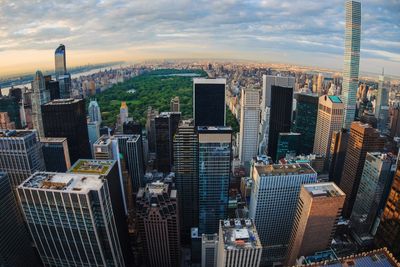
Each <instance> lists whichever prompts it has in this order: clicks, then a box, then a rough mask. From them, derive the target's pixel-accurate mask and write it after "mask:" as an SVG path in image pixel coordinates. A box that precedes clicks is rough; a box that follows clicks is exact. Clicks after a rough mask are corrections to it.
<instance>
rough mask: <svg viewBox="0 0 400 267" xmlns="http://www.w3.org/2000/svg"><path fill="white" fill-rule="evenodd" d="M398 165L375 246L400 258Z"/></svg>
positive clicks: (399, 179) (399, 186) (399, 166)
mask: <svg viewBox="0 0 400 267" xmlns="http://www.w3.org/2000/svg"><path fill="white" fill-rule="evenodd" d="M399 199H400V165H399V162H397V166H396V173H395V175H394V178H393V183H392V185H391V187H390V192H389V196H388V198H387V201H386V204H385V207H384V209H383V213H382V215H381V217H380V224H379V228H378V231H377V233H376V236H375V240H374V241H375V242H374V243H375V246H376V247H379V248H382V247H387V248H388V249H389V250H390V251H391V252H392V253H393V254H394V256H395V257H396V258H397V259H399V257H400V242H399V240H400V205H399Z"/></svg>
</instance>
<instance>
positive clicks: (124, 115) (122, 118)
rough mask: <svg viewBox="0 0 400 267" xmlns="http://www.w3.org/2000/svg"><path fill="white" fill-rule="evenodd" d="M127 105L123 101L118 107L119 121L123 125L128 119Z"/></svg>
mask: <svg viewBox="0 0 400 267" xmlns="http://www.w3.org/2000/svg"><path fill="white" fill-rule="evenodd" d="M128 116H129V115H128V106H127V105H126V102H125V101H122V102H121V107H120V109H119V122H120V123H121V125H123V124H124V123H125V122H126V121H128Z"/></svg>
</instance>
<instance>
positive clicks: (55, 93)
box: [44, 75, 60, 100]
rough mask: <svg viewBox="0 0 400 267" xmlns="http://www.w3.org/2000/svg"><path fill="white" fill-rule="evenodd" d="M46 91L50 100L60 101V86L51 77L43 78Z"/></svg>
mask: <svg viewBox="0 0 400 267" xmlns="http://www.w3.org/2000/svg"><path fill="white" fill-rule="evenodd" d="M44 81H45V85H46V90H48V91H49V94H50V100H53V99H60V84H59V82H58V81H54V80H52V79H51V75H46V76H44Z"/></svg>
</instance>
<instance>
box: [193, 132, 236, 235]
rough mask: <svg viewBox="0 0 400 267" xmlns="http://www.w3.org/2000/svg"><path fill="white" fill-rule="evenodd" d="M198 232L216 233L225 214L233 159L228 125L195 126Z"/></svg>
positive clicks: (230, 133)
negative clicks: (196, 139) (196, 136)
mask: <svg viewBox="0 0 400 267" xmlns="http://www.w3.org/2000/svg"><path fill="white" fill-rule="evenodd" d="M197 132H198V138H199V139H198V140H199V143H198V174H199V187H198V188H199V189H198V190H199V232H200V233H201V234H213V233H217V232H218V224H219V220H222V219H224V218H226V217H227V210H228V193H229V181H230V178H231V161H232V128H231V127H211V126H210V127H205V126H204V127H198V128H197Z"/></svg>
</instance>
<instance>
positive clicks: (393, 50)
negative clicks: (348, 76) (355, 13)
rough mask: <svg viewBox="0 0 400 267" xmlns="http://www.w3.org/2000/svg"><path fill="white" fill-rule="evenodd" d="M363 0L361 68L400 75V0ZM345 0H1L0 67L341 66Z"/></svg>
mask: <svg viewBox="0 0 400 267" xmlns="http://www.w3.org/2000/svg"><path fill="white" fill-rule="evenodd" d="M361 2H362V41H361V70H362V71H370V72H375V73H379V72H380V71H381V69H382V67H385V70H386V73H390V74H395V75H400V15H399V14H400V0H364V1H361ZM343 36H344V0H315V1H314V0H302V1H299V0H260V1H247V0H214V1H212V0H210V1H208V0H196V1H188V0H171V1H164V0H143V1H142V0H124V1H122V0H63V1H58V0H44V1H41V0H13V1H11V0H0V76H1V75H5V74H9V73H11V72H18V71H27V70H28V71H31V70H34V69H51V68H53V52H54V49H55V48H56V47H57V45H58V44H60V43H63V44H65V45H66V47H67V56H68V58H67V64H68V65H70V66H72V65H79V64H86V63H97V62H105V61H111V60H113V61H114V60H126V61H135V60H142V59H158V58H234V59H252V60H259V61H265V62H283V63H295V64H301V65H309V66H321V67H328V68H336V69H342V60H343V45H344V41H343Z"/></svg>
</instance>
